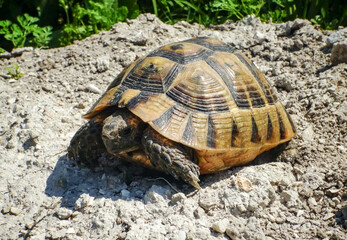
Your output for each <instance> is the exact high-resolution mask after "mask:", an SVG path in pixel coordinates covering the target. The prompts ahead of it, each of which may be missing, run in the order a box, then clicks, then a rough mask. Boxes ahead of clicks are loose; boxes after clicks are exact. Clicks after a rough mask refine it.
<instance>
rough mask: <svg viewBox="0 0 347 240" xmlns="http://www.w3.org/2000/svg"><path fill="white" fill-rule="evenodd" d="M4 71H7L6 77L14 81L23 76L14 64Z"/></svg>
mask: <svg viewBox="0 0 347 240" xmlns="http://www.w3.org/2000/svg"><path fill="white" fill-rule="evenodd" d="M6 70H7V71H8V72H7V75H8V76H9V77H10V78H14V79H16V80H18V79H20V78H21V77H23V76H24V74H23V73H22V72H20V71H19V66H18V64H17V63H14V64H13V66H10V67H6Z"/></svg>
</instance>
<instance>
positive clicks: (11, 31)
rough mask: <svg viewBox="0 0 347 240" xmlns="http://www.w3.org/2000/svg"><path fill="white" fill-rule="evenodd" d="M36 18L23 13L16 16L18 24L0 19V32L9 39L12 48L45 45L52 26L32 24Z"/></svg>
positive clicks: (48, 39)
mask: <svg viewBox="0 0 347 240" xmlns="http://www.w3.org/2000/svg"><path fill="white" fill-rule="evenodd" d="M38 20H39V19H38V18H36V17H31V16H29V14H27V13H25V14H24V16H18V17H17V22H18V24H16V23H12V22H11V21H10V20H3V21H0V27H1V28H0V34H4V37H5V39H7V40H9V41H11V42H12V44H13V47H14V48H19V47H24V46H33V47H43V46H47V45H48V42H49V41H50V39H51V37H50V35H51V34H52V27H51V26H46V27H39V26H38V25H37V24H34V23H35V22H37V21H38Z"/></svg>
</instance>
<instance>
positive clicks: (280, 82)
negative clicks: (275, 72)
mask: <svg viewBox="0 0 347 240" xmlns="http://www.w3.org/2000/svg"><path fill="white" fill-rule="evenodd" d="M288 79H294V76H287V75H286V76H282V77H279V78H278V79H276V80H275V86H276V87H277V88H282V89H284V90H286V91H287V92H290V91H291V90H293V89H294V87H293V86H292V84H291V82H290V81H289V80H288Z"/></svg>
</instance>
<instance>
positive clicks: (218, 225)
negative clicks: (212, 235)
mask: <svg viewBox="0 0 347 240" xmlns="http://www.w3.org/2000/svg"><path fill="white" fill-rule="evenodd" d="M228 225H229V220H228V219H222V220H220V221H218V222H215V223H213V224H212V229H213V230H215V231H216V232H219V233H225V231H226V230H227V227H228Z"/></svg>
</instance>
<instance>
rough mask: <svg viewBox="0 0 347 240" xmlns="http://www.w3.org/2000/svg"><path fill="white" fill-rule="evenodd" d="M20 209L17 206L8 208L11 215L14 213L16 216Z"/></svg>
mask: <svg viewBox="0 0 347 240" xmlns="http://www.w3.org/2000/svg"><path fill="white" fill-rule="evenodd" d="M21 211H22V210H21V209H19V208H17V207H11V208H10V213H11V214H12V215H15V216H17V215H18V214H20V212H21Z"/></svg>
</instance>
